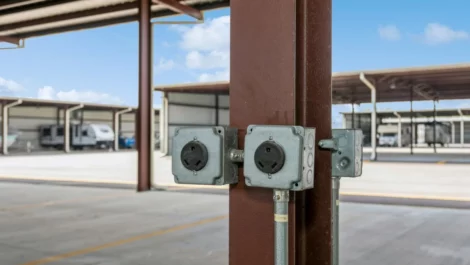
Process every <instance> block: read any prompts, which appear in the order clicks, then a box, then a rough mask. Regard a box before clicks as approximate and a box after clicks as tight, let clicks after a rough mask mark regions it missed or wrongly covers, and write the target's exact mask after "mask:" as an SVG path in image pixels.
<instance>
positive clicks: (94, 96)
mask: <svg viewBox="0 0 470 265" xmlns="http://www.w3.org/2000/svg"><path fill="white" fill-rule="evenodd" d="M37 97H38V98H39V99H49V100H61V101H76V102H86V103H102V104H123V101H122V100H121V99H120V98H119V97H116V96H112V95H110V94H107V93H101V92H95V91H90V90H88V91H77V90H75V89H72V90H68V91H58V92H56V91H55V90H54V88H52V87H50V86H45V87H42V88H40V89H39V90H38V95H37Z"/></svg>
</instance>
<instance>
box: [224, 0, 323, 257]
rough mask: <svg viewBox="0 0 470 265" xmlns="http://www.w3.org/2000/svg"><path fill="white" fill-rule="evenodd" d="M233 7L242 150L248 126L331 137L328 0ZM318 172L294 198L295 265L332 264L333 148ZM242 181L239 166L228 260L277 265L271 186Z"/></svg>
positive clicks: (241, 2)
mask: <svg viewBox="0 0 470 265" xmlns="http://www.w3.org/2000/svg"><path fill="white" fill-rule="evenodd" d="M230 5H231V6H230V8H231V45H230V49H231V56H230V57H231V60H230V69H231V77H230V125H231V126H232V127H235V128H238V129H239V130H240V133H239V139H238V143H239V147H240V148H243V146H244V136H245V133H246V128H247V126H248V125H250V124H266V125H269V124H276V125H294V124H298V125H302V126H308V127H315V128H316V139H330V138H331V8H332V6H331V0H297V1H280V0H276V1H272V0H257V1H245V0H232V1H231V2H230ZM260 10H262V12H263V13H264V14H265V15H263V16H260V15H259V14H260V13H259V11H260ZM267 14H276V15H275V16H271V15H267ZM266 25H269V27H266ZM273 39H276V42H273V41H272V40H273ZM314 174H315V175H314V181H315V189H313V190H310V191H306V192H296V193H292V194H291V196H290V197H291V198H292V199H291V201H290V202H289V209H288V218H289V228H288V238H289V239H288V245H289V246H288V247H289V251H288V253H289V256H288V261H289V264H291V265H293V264H298V265H302V264H309V265H320V264H322V265H330V264H331V257H332V254H331V253H332V249H331V248H332V246H331V225H332V224H331V193H332V189H331V153H328V152H320V151H319V150H317V151H316V152H315V173H314ZM244 182H245V179H244V177H243V169H240V172H239V183H238V184H235V185H231V186H230V200H229V212H230V220H229V264H230V265H241V264H243V265H268V264H269V265H271V264H274V222H273V215H272V213H273V204H272V200H273V195H272V190H269V189H260V188H250V187H247V186H246V185H245V183H244Z"/></svg>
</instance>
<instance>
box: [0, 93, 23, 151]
mask: <svg viewBox="0 0 470 265" xmlns="http://www.w3.org/2000/svg"><path fill="white" fill-rule="evenodd" d="M21 103H23V100H21V99H18V100H17V101H15V102H11V103H9V104H4V105H3V108H2V154H3V155H8V124H9V122H8V119H9V118H10V117H9V115H8V111H9V109H10V108H13V107H14V106H18V105H20V104H21Z"/></svg>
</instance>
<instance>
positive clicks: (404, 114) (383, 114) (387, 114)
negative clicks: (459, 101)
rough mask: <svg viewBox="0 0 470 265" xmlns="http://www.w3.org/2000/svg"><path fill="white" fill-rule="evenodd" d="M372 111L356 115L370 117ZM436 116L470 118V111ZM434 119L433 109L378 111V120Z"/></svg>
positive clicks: (445, 111) (439, 111) (447, 111)
mask: <svg viewBox="0 0 470 265" xmlns="http://www.w3.org/2000/svg"><path fill="white" fill-rule="evenodd" d="M341 114H342V115H352V114H353V112H341ZM370 114H371V111H367V110H365V111H354V115H365V116H368V117H370ZM436 116H439V117H454V116H465V117H467V116H470V109H469V108H462V109H436ZM397 117H401V118H410V117H413V118H419V117H423V118H432V117H434V110H432V109H425V110H413V112H410V111H409V110H401V111H398V110H397V111H393V110H379V111H377V118H380V119H386V118H397Z"/></svg>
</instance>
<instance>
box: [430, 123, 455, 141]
mask: <svg viewBox="0 0 470 265" xmlns="http://www.w3.org/2000/svg"><path fill="white" fill-rule="evenodd" d="M433 127H434V126H433V123H427V124H426V127H425V142H426V143H427V144H428V146H431V145H432V144H434V143H436V144H440V145H441V146H445V145H446V144H449V143H450V138H451V135H450V134H451V133H450V128H449V127H450V126H449V125H448V124H444V123H440V122H437V123H436V129H435V133H436V136H435V137H436V138H435V139H434V128H433Z"/></svg>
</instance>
